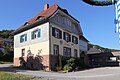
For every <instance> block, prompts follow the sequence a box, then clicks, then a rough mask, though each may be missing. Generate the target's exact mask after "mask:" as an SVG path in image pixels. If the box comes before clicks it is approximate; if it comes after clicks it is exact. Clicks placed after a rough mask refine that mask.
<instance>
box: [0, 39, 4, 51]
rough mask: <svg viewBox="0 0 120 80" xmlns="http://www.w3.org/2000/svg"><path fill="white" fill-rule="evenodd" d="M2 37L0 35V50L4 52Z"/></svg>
mask: <svg viewBox="0 0 120 80" xmlns="http://www.w3.org/2000/svg"><path fill="white" fill-rule="evenodd" d="M4 51H5V49H4V39H3V38H1V37H0V52H4Z"/></svg>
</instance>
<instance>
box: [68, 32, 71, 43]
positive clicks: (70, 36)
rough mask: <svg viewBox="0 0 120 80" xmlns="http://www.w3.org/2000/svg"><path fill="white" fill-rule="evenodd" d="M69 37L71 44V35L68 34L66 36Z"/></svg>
mask: <svg viewBox="0 0 120 80" xmlns="http://www.w3.org/2000/svg"><path fill="white" fill-rule="evenodd" d="M68 35H69V41H70V42H71V35H70V34H68Z"/></svg>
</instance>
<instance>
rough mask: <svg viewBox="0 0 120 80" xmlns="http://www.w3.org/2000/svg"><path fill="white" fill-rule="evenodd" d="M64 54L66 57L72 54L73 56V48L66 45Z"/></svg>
mask: <svg viewBox="0 0 120 80" xmlns="http://www.w3.org/2000/svg"><path fill="white" fill-rule="evenodd" d="M63 55H64V56H65V57H70V56H71V48H68V47H64V48H63Z"/></svg>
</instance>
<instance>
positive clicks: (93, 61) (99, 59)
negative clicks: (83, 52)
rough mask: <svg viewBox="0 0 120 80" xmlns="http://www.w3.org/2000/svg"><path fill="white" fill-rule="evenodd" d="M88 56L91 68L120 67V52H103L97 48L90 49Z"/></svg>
mask: <svg viewBox="0 0 120 80" xmlns="http://www.w3.org/2000/svg"><path fill="white" fill-rule="evenodd" d="M87 55H88V57H89V65H90V66H91V67H105V66H120V52H118V51H117V52H102V51H101V50H100V49H97V48H95V47H94V48H90V50H88V52H87Z"/></svg>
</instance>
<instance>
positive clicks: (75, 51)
mask: <svg viewBox="0 0 120 80" xmlns="http://www.w3.org/2000/svg"><path fill="white" fill-rule="evenodd" d="M77 56H78V55H77V49H74V57H77Z"/></svg>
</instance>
